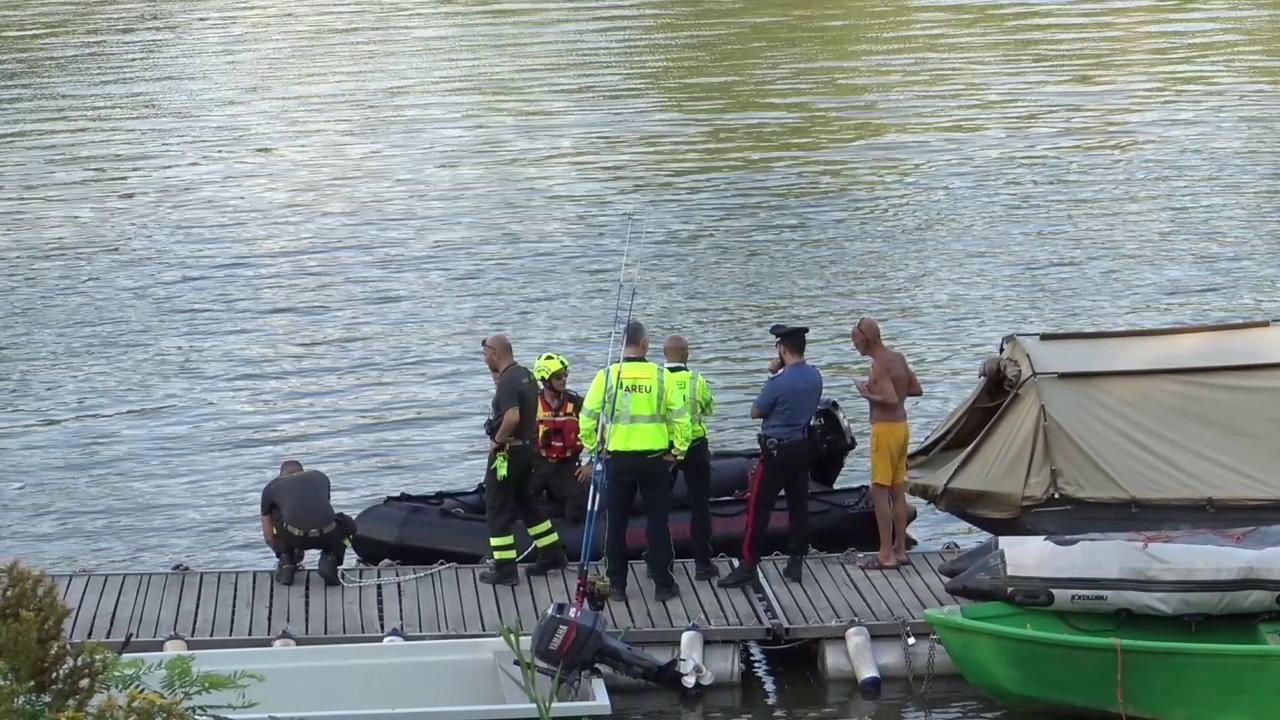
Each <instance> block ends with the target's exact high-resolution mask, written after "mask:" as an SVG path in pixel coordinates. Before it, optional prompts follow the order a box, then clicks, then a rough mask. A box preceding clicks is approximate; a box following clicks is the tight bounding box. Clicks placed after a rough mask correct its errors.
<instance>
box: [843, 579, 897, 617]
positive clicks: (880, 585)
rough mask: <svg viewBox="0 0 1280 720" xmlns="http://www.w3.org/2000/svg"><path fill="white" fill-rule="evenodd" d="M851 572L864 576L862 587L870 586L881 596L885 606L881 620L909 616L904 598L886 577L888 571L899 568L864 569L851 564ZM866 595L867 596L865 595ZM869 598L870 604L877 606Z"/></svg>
mask: <svg viewBox="0 0 1280 720" xmlns="http://www.w3.org/2000/svg"><path fill="white" fill-rule="evenodd" d="M849 572H850V573H853V572H857V573H860V574H861V575H862V578H863V581H862V582H863V585H862V587H864V588H866V587H870V588H871V589H872V590H874V591H875V593H876V595H878V596H879V598H880V600H881V603H882V604H883V605H884V607H885V613H884V615H881V616H880V618H879V619H880V620H893V619H895V618H906V617H908V613H907V609H906V607H905V606H903V604H902V598H900V597H898V593H897V592H895V591H894V589H893V586H892V585H890V584H889V581H888V579H887V578H885V573H886V572H897V570H891V571H886V570H863V569H862V568H860V567H857V566H853V565H851V566H849ZM864 597H866V596H865V595H864ZM867 600H868V604H871V605H872V607H875V606H874V604H872V603H870V598H869V597H868V598H867Z"/></svg>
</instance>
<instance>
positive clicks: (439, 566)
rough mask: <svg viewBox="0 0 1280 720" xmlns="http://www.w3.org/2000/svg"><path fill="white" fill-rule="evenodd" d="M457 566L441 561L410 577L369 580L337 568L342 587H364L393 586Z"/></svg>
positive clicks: (387, 577) (389, 576)
mask: <svg viewBox="0 0 1280 720" xmlns="http://www.w3.org/2000/svg"><path fill="white" fill-rule="evenodd" d="M457 566H458V563H453V562H445V561H443V560H441V561H440V562H438V563H436V564H435V565H432V566H431V567H429V568H427V569H426V570H422V571H420V572H416V573H413V574H412V575H388V576H385V577H375V578H369V579H362V578H353V577H351V576H350V575H348V574H347V571H346V568H338V579H339V580H341V581H342V585H343V587H364V586H366V585H393V584H395V583H402V582H408V581H410V580H417V579H418V578H424V577H428V576H430V575H434V574H436V573H438V572H440V571H441V570H447V569H449V568H452V567H457Z"/></svg>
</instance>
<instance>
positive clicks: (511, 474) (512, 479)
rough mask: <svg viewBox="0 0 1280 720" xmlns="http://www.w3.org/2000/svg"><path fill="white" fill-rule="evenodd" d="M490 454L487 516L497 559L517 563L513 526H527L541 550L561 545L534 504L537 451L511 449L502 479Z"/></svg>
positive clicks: (486, 495) (485, 482) (515, 447)
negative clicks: (494, 466)
mask: <svg viewBox="0 0 1280 720" xmlns="http://www.w3.org/2000/svg"><path fill="white" fill-rule="evenodd" d="M493 460H494V455H493V453H489V460H488V463H489V465H488V469H487V470H486V471H485V474H484V505H485V517H486V519H488V521H489V545H490V549H491V550H492V551H493V559H494V560H497V561H499V562H503V561H510V562H515V560H516V557H517V553H516V541H515V537H514V536H513V535H512V532H511V526H512V525H513V524H515V522H516V520H520V521H522V522H523V523H524V526H525V528H526V529H527V530H528V531H529V535H531V536H532V537H533V540H534V542H535V543H536V544H537V545H538V547H539V548H542V547H544V546H550V545H552V544H556V543H559V541H560V538H559V536H558V535H556V533H555V530H554V529H553V528H552V527H551V523H550V522H548V521H547V518H546V516H545V515H543V514H542V511H541V510H539V509H538V506H537V504H535V503H534V501H533V491H532V487H533V448H532V447H530V446H528V445H516V446H514V447H510V448H508V449H507V477H506V479H503V480H499V479H498V473H497V471H496V470H494V468H493Z"/></svg>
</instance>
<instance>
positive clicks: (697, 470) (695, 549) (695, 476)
mask: <svg viewBox="0 0 1280 720" xmlns="http://www.w3.org/2000/svg"><path fill="white" fill-rule="evenodd" d="M675 472H682V473H684V485H685V488H686V490H687V492H688V495H689V552H690V554H691V555H693V559H694V562H696V563H697V564H699V565H702V564H706V563H709V562H711V449H710V448H709V447H708V446H707V439H706V438H699V439H697V440H695V441H693V444H691V445H690V446H689V452H687V453H685V456H684V460H682V461H681V462H680V463H679V464H678V465H677V466H676V470H675V471H673V474H672V477H673V479H674V476H675V475H674V473H675Z"/></svg>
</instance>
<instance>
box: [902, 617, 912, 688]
mask: <svg viewBox="0 0 1280 720" xmlns="http://www.w3.org/2000/svg"><path fill="white" fill-rule="evenodd" d="M898 626H899V629H900V633H899V634H900V635H901V636H902V658H903V660H904V661H905V662H906V665H907V682H908V683H909V684H910V685H911V690H912V692H914V691H915V689H916V676H915V672H914V671H913V670H912V668H911V646H912V645H915V644H916V639H915V637H913V636H912V635H911V630H909V629H908V628H907V620H906V618H904V617H902V616H901V615H899V616H898Z"/></svg>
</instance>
